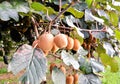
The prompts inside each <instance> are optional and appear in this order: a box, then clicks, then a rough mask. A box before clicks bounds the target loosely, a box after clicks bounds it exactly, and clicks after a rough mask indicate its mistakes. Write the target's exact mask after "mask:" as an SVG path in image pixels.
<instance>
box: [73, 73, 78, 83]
mask: <svg viewBox="0 0 120 84" xmlns="http://www.w3.org/2000/svg"><path fill="white" fill-rule="evenodd" d="M73 77H74V84H78V78H79V75H78V73H75V74H74V75H73Z"/></svg>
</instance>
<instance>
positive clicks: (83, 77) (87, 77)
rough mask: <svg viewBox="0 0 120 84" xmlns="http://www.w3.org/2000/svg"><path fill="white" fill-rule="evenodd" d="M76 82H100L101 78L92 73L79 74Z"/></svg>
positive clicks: (94, 83)
mask: <svg viewBox="0 0 120 84" xmlns="http://www.w3.org/2000/svg"><path fill="white" fill-rule="evenodd" d="M78 84H101V80H100V79H99V78H98V76H96V75H94V74H87V75H84V74H80V75H79V81H78Z"/></svg>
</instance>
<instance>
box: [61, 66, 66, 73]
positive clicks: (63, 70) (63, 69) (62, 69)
mask: <svg viewBox="0 0 120 84" xmlns="http://www.w3.org/2000/svg"><path fill="white" fill-rule="evenodd" d="M60 70H61V71H62V72H63V73H64V74H66V69H65V67H64V66H63V65H61V66H60Z"/></svg>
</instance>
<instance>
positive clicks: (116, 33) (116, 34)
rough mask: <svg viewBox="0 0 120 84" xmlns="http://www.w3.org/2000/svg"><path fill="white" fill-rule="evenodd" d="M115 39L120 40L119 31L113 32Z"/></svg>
mask: <svg viewBox="0 0 120 84" xmlns="http://www.w3.org/2000/svg"><path fill="white" fill-rule="evenodd" d="M115 37H116V38H117V39H118V40H120V31H119V30H115Z"/></svg>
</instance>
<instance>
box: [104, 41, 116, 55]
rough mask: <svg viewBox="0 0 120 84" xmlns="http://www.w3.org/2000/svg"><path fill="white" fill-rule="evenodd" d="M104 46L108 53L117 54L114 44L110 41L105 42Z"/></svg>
mask: <svg viewBox="0 0 120 84" xmlns="http://www.w3.org/2000/svg"><path fill="white" fill-rule="evenodd" d="M103 47H104V48H105V50H106V53H107V54H108V55H110V56H113V55H114V54H115V50H114V49H113V47H112V45H111V44H110V43H108V42H104V43H103Z"/></svg>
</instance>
